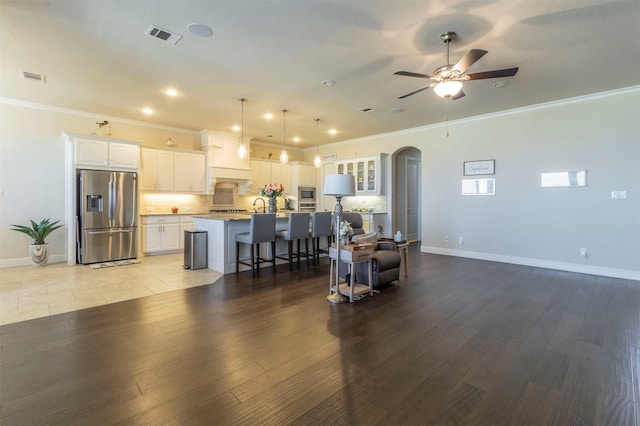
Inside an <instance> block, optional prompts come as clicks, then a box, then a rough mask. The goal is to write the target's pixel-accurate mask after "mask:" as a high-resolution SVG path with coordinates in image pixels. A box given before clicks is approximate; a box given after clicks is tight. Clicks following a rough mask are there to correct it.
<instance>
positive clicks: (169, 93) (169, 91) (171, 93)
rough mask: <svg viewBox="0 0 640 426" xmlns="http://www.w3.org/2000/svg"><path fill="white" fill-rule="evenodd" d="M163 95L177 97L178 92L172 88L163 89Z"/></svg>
mask: <svg viewBox="0 0 640 426" xmlns="http://www.w3.org/2000/svg"><path fill="white" fill-rule="evenodd" d="M164 94H165V95H167V96H178V91H177V90H176V89H174V88H171V87H170V88H168V89H165V91H164Z"/></svg>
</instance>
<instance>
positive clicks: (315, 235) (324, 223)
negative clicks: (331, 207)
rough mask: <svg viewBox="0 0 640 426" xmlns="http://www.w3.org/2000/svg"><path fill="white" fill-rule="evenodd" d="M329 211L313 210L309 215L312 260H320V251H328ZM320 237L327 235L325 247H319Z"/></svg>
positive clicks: (329, 233)
mask: <svg viewBox="0 0 640 426" xmlns="http://www.w3.org/2000/svg"><path fill="white" fill-rule="evenodd" d="M331 218H332V214H331V212H313V215H312V216H311V231H310V234H309V235H310V236H311V248H312V250H313V261H314V262H316V263H319V262H320V253H327V254H328V253H329V247H331V238H332V236H333V234H332V232H331ZM320 237H327V249H326V250H325V249H322V250H321V249H320Z"/></svg>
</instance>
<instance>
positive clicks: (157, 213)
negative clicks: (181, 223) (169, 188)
mask: <svg viewBox="0 0 640 426" xmlns="http://www.w3.org/2000/svg"><path fill="white" fill-rule="evenodd" d="M208 213H209V212H205V213H198V212H178V213H171V212H166V213H161V212H153V213H149V212H144V213H140V216H197V215H202V214H208Z"/></svg>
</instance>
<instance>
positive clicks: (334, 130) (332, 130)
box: [329, 129, 338, 135]
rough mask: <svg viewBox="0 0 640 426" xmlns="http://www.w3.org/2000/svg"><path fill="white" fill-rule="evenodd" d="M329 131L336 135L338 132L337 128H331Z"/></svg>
mask: <svg viewBox="0 0 640 426" xmlns="http://www.w3.org/2000/svg"><path fill="white" fill-rule="evenodd" d="M329 133H330V134H332V135H335V134H336V133H338V131H337V130H336V129H331V130H329Z"/></svg>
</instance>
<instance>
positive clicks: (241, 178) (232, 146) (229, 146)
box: [200, 130, 252, 194]
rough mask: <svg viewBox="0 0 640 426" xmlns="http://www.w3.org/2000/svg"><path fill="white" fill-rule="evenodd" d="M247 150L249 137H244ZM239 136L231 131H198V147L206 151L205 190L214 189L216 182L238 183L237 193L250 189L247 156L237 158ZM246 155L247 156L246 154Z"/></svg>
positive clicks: (249, 141) (250, 173)
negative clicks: (243, 158) (245, 157)
mask: <svg viewBox="0 0 640 426" xmlns="http://www.w3.org/2000/svg"><path fill="white" fill-rule="evenodd" d="M244 139H245V140H244V145H245V146H246V147H247V151H249V149H250V147H251V145H250V143H251V138H250V137H246V136H245V138H244ZM239 146H240V136H239V135H235V134H232V133H225V132H216V131H213V130H203V131H201V132H200V147H201V149H202V150H204V151H205V152H206V153H207V192H209V193H213V192H214V191H215V186H216V183H221V182H233V183H237V184H238V193H239V194H247V193H249V190H250V189H251V184H252V182H251V175H252V170H251V163H250V161H249V158H247V159H245V160H241V159H239V158H238V147H239ZM247 157H248V156H247Z"/></svg>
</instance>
